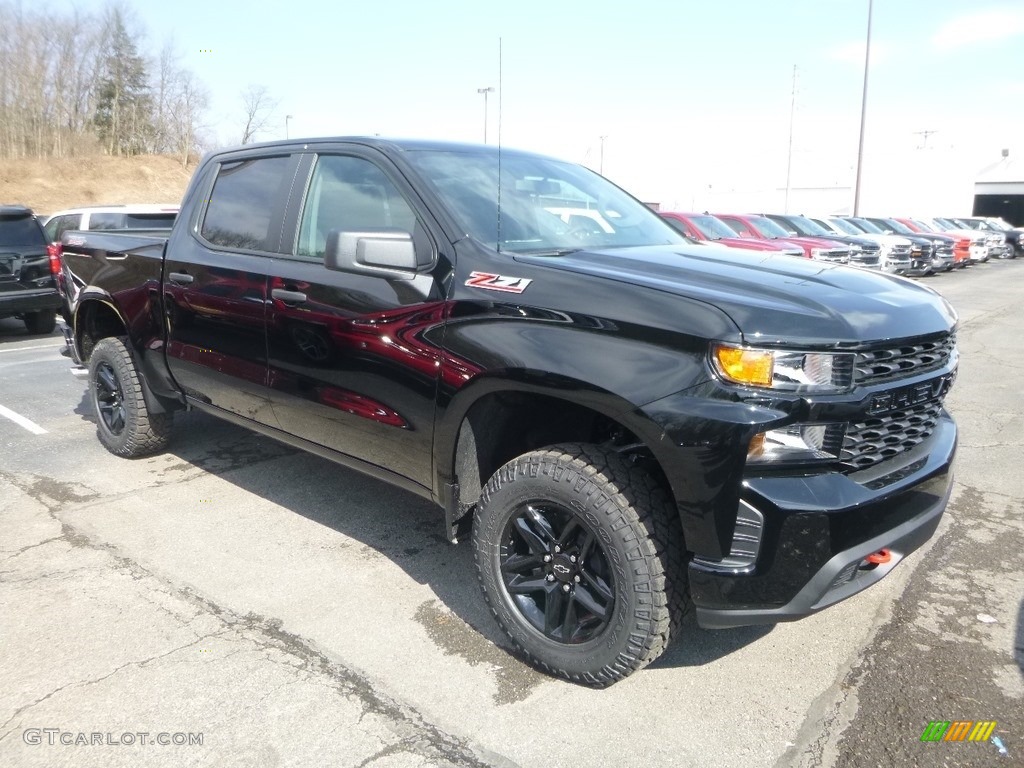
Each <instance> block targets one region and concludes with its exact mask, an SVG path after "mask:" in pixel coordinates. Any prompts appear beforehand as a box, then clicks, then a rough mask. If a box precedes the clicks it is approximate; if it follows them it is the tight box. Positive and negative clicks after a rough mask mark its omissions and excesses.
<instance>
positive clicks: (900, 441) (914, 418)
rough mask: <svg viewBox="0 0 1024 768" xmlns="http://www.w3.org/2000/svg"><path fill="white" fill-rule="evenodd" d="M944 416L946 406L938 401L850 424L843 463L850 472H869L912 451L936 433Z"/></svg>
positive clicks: (842, 455)
mask: <svg viewBox="0 0 1024 768" xmlns="http://www.w3.org/2000/svg"><path fill="white" fill-rule="evenodd" d="M941 412H942V402H941V401H939V400H935V401H933V402H930V403H922V404H921V405H915V406H913V407H911V408H905V409H903V410H900V411H893V412H892V413H887V414H885V415H882V416H878V417H875V418H869V419H866V420H865V421H861V422H857V423H856V424H850V426H849V428H848V429H847V431H846V437H845V438H844V439H843V450H842V453H841V454H840V456H839V461H840V462H841V463H842V464H843V466H845V467H846V468H847V469H852V470H858V469H867V468H868V467H871V466H874V465H875V464H877V463H879V462H880V461H885V460H886V459H891V458H892V457H894V456H898V455H899V454H901V453H904V452H905V451H909V450H910V449H911V448H913V447H914V446H915V445H919V444H920V443H922V442H924V441H925V440H927V439H928V437H929V436H930V435H931V434H932V432H934V431H935V426H936V424H938V422H939V414H940V413H941Z"/></svg>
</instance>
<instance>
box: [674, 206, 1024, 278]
mask: <svg viewBox="0 0 1024 768" xmlns="http://www.w3.org/2000/svg"><path fill="white" fill-rule="evenodd" d="M659 213H660V214H661V216H662V217H663V218H664V219H666V220H667V221H668V222H669V223H670V224H672V225H673V226H675V227H676V229H678V230H679V231H680V232H682V233H683V234H685V235H687V236H688V237H691V238H693V239H694V240H698V241H702V242H716V243H718V244H720V245H725V246H729V247H733V248H743V249H747V250H754V251H775V252H780V253H785V254H788V255H791V256H802V257H804V258H808V259H817V260H819V261H827V262H832V263H837V264H849V265H851V266H856V267H863V268H866V269H880V270H883V271H885V272H892V273H894V274H899V275H906V276H909V277H924V276H925V275H930V274H934V273H937V272H948V271H949V270H951V269H960V268H963V267H966V266H968V265H969V264H974V263H978V262H984V261H988V260H989V259H1013V258H1016V257H1017V256H1018V255H1024V241H1022V235H1024V228H1015V227H1013V226H1011V225H1010V224H1008V223H1007V222H1005V221H1003V220H1002V219H996V218H988V217H981V216H969V217H955V218H949V217H935V218H930V219H928V218H906V217H882V216H816V217H810V216H802V215H793V214H778V213H766V214H742V215H741V214H711V213H707V212H705V213H680V212H674V211H660V212H659Z"/></svg>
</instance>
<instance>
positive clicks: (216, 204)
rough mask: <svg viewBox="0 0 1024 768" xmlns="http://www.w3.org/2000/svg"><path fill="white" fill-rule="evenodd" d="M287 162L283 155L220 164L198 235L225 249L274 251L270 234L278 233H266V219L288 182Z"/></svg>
mask: <svg viewBox="0 0 1024 768" xmlns="http://www.w3.org/2000/svg"><path fill="white" fill-rule="evenodd" d="M289 161H290V158H289V157H288V156H287V155H284V156H281V157H261V158H256V159H254V160H236V161H234V162H229V163H223V164H222V165H221V166H220V169H219V170H218V172H217V180H216V181H215V182H214V184H213V191H212V192H211V193H210V202H209V205H208V206H207V209H206V217H205V218H204V219H203V227H202V230H201V234H202V236H203V237H204V238H205V239H206V240H207V241H208V242H210V243H213V244H214V245H222V246H224V247H226V248H245V249H247V250H254V251H276V250H278V243H277V240H276V239H274V237H273V234H278V233H273V234H272V233H270V231H269V230H270V220H271V218H272V217H273V215H274V207H275V205H277V203H278V201H279V200H280V199H281V197H282V195H281V188H282V185H284V184H285V183H287V181H288V180H287V179H285V173H286V171H287V170H288V165H289ZM278 237H279V235H278Z"/></svg>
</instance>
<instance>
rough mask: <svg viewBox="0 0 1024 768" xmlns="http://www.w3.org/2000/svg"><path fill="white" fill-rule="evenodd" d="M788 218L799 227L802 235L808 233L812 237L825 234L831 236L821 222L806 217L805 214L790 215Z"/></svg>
mask: <svg viewBox="0 0 1024 768" xmlns="http://www.w3.org/2000/svg"><path fill="white" fill-rule="evenodd" d="M789 218H790V221H792V222H793V223H794V224H796V226H798V227H800V234H802V235H810V236H812V237H820V236H821V235H825V236H826V237H833V234H832V233H831V232H829V231H828V230H827V229H825V228H824V227H823V226H821V224H819V223H818V222H816V221H812V220H811V219H808V218H807V217H806V216H790V217H789Z"/></svg>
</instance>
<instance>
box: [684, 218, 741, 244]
mask: <svg viewBox="0 0 1024 768" xmlns="http://www.w3.org/2000/svg"><path fill="white" fill-rule="evenodd" d="M690 220H691V221H693V224H694V226H696V227H697V229H699V230H700V231H701V232H703V233H704V235H705V237H707V238H708V239H709V240H721V239H722V238H723V237H732V238H735V237H736V233H735V232H733V231H732V230H731V229H729V227H728V226H727V225H726V223H725V222H724V221H722V220H721V219H717V218H715V217H714V216H691V217H690Z"/></svg>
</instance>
